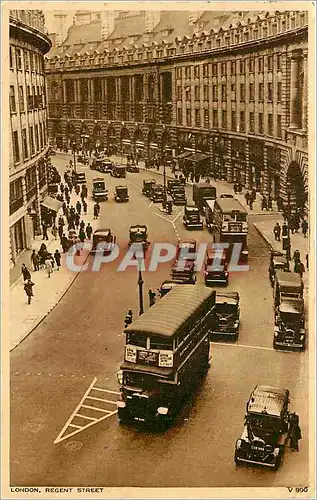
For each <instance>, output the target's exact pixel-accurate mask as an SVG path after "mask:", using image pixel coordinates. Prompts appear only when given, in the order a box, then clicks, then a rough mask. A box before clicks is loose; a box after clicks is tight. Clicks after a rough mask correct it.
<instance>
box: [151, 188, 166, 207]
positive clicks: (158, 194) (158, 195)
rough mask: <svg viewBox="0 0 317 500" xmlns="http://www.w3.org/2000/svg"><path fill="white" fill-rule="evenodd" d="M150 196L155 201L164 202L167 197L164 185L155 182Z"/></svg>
mask: <svg viewBox="0 0 317 500" xmlns="http://www.w3.org/2000/svg"><path fill="white" fill-rule="evenodd" d="M150 198H151V200H152V201H153V203H163V201H164V198H165V196H164V186H162V185H161V184H155V185H154V186H153V187H152V191H151V196H150Z"/></svg>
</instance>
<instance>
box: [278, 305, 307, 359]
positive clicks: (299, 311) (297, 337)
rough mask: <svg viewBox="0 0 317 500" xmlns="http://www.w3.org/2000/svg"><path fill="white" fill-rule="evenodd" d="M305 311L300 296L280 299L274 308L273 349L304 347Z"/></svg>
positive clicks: (301, 348) (292, 349) (302, 348)
mask: <svg viewBox="0 0 317 500" xmlns="http://www.w3.org/2000/svg"><path fill="white" fill-rule="evenodd" d="M305 342H306V334H305V312H304V300H303V299H302V298H291V297H290V298H287V299H282V301H281V303H280V305H279V306H277V307H276V309H275V327H274V339H273V347H274V349H287V350H289V351H294V350H296V351H302V350H304V349H305Z"/></svg>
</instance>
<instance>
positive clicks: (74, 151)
mask: <svg viewBox="0 0 317 500" xmlns="http://www.w3.org/2000/svg"><path fill="white" fill-rule="evenodd" d="M73 153H74V170H75V173H76V174H77V167H76V141H75V140H74V141H73Z"/></svg>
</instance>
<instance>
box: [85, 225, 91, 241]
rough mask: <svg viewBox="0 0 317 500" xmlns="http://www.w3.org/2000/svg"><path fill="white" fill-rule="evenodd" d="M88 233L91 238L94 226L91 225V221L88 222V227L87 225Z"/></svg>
mask: <svg viewBox="0 0 317 500" xmlns="http://www.w3.org/2000/svg"><path fill="white" fill-rule="evenodd" d="M86 235H87V238H88V239H89V240H90V239H91V235H92V227H91V225H90V223H89V222H88V224H87V227H86Z"/></svg>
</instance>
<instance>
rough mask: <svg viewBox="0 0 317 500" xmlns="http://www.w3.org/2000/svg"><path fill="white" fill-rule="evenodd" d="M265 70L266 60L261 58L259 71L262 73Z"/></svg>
mask: <svg viewBox="0 0 317 500" xmlns="http://www.w3.org/2000/svg"><path fill="white" fill-rule="evenodd" d="M263 69H264V58H263V57H259V71H260V72H261V73H262V71H263Z"/></svg>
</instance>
